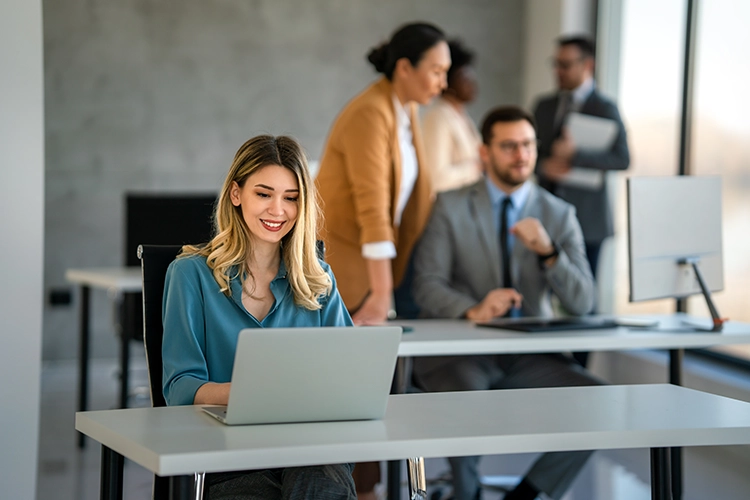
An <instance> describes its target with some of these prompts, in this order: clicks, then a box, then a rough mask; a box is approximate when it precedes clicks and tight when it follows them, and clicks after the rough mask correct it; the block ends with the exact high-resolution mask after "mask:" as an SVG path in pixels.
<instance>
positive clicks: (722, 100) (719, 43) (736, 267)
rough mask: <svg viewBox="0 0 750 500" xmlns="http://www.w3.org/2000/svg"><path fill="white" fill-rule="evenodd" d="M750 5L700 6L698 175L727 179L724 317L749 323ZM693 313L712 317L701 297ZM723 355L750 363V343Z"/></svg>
mask: <svg viewBox="0 0 750 500" xmlns="http://www.w3.org/2000/svg"><path fill="white" fill-rule="evenodd" d="M748 19H750V2H747V1H746V0H711V1H710V2H700V3H699V7H698V23H697V27H698V33H697V38H696V42H697V45H696V67H695V80H694V81H695V94H694V102H693V128H692V134H693V136H692V137H693V148H692V162H691V163H692V171H691V172H690V173H691V174H694V175H721V177H722V184H723V186H722V187H723V207H722V210H723V214H722V216H723V232H724V291H722V292H718V293H716V294H715V295H714V300H715V303H716V307H717V308H718V310H719V313H720V314H721V315H722V316H724V317H728V318H730V319H732V320H737V321H746V322H750V96H749V94H748V90H747V82H748V81H750V60H749V59H748V58H747V54H748V51H750V31H749V30H748V29H747V20H748ZM688 310H689V311H690V313H691V314H699V315H707V314H708V309H707V308H706V305H705V301H704V300H703V298H702V297H692V298H691V299H690V300H689V302H688ZM718 350H721V351H722V352H726V353H728V354H733V355H737V356H741V357H744V358H746V359H750V345H746V346H731V347H723V348H720V349H718Z"/></svg>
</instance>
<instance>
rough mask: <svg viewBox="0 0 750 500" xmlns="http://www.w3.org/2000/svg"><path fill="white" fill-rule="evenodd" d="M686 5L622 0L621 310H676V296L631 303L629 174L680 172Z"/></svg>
mask: <svg viewBox="0 0 750 500" xmlns="http://www.w3.org/2000/svg"><path fill="white" fill-rule="evenodd" d="M686 7H687V3H686V1H685V0H660V1H658V2H654V1H653V0H624V1H623V15H622V23H623V24H622V40H621V51H622V52H621V70H620V96H619V107H620V113H621V114H622V116H623V119H624V121H625V126H626V127H627V131H628V144H629V146H630V156H631V161H630V169H629V170H627V171H626V172H624V173H621V174H617V175H616V176H615V182H614V186H613V189H614V191H615V193H614V196H613V200H614V213H615V232H616V235H615V240H614V260H615V276H614V282H615V284H616V286H615V291H614V297H613V299H614V311H615V313H617V314H644V313H671V312H674V310H675V301H674V300H668V299H665V300H658V301H648V302H639V303H633V304H631V303H629V302H628V291H629V287H628V250H627V210H626V196H625V189H626V188H625V179H626V178H627V177H628V176H636V175H638V176H643V175H676V174H677V171H678V167H677V162H678V157H679V155H678V148H679V130H680V116H681V111H680V110H681V95H682V91H681V89H682V60H683V53H684V39H685V35H684V33H685V16H686Z"/></svg>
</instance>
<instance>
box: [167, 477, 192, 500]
mask: <svg viewBox="0 0 750 500" xmlns="http://www.w3.org/2000/svg"><path fill="white" fill-rule="evenodd" d="M193 487H194V482H193V476H172V477H170V478H169V500H190V498H191V493H192V491H193Z"/></svg>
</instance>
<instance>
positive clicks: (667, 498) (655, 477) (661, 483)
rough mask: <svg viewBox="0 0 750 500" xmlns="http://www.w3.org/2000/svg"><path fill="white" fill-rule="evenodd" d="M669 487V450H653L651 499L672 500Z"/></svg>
mask: <svg viewBox="0 0 750 500" xmlns="http://www.w3.org/2000/svg"><path fill="white" fill-rule="evenodd" d="M669 487H670V481H669V448H651V499H652V500H672V495H671V492H670V488H669Z"/></svg>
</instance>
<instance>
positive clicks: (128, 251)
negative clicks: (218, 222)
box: [122, 192, 217, 339]
mask: <svg viewBox="0 0 750 500" xmlns="http://www.w3.org/2000/svg"><path fill="white" fill-rule="evenodd" d="M216 198H217V195H216V194H215V193H164V192H160V193H127V194H126V195H125V221H124V222H125V223H124V227H125V241H124V243H125V249H124V250H125V265H126V266H139V265H140V261H139V260H138V254H137V252H138V245H144V244H145V245H186V244H199V243H207V242H208V241H209V240H210V239H211V236H212V233H213V212H214V204H215V203H216ZM122 329H123V332H124V335H126V336H127V337H129V338H135V339H140V338H143V304H142V296H141V294H140V293H128V294H125V295H124V296H123V300H122Z"/></svg>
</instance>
